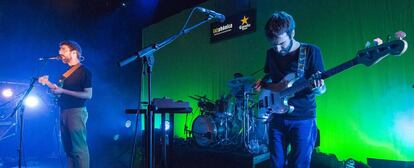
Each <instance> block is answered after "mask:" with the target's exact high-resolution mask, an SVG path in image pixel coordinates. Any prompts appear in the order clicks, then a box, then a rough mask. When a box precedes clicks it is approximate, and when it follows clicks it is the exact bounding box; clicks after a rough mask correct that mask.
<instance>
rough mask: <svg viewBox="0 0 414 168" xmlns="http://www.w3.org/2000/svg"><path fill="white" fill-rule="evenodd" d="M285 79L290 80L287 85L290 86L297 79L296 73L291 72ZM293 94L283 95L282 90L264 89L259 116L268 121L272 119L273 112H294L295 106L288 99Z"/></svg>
mask: <svg viewBox="0 0 414 168" xmlns="http://www.w3.org/2000/svg"><path fill="white" fill-rule="evenodd" d="M283 80H286V81H289V83H288V86H287V87H288V88H290V87H292V86H293V85H294V83H295V82H296V81H297V78H296V75H295V74H294V73H289V74H287V75H286V76H285V77H284V78H283ZM292 96H293V95H288V96H282V95H281V93H280V92H275V91H271V90H269V89H263V90H262V92H261V93H260V97H259V103H258V109H259V110H258V118H259V119H260V120H262V121H263V122H268V121H270V120H271V117H272V115H271V114H273V113H275V114H284V113H289V112H292V111H293V110H294V107H293V106H290V105H289V104H288V99H289V98H291V97H292Z"/></svg>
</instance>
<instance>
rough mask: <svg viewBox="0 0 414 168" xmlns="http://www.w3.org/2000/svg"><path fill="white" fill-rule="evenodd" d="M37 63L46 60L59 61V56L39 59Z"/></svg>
mask: <svg viewBox="0 0 414 168" xmlns="http://www.w3.org/2000/svg"><path fill="white" fill-rule="evenodd" d="M38 60H39V61H47V60H60V56H53V57H40V58H39V59H38Z"/></svg>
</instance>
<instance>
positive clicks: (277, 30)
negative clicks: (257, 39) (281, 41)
mask: <svg viewBox="0 0 414 168" xmlns="http://www.w3.org/2000/svg"><path fill="white" fill-rule="evenodd" d="M294 29H295V20H293V17H292V16H291V15H289V14H288V13H286V12H284V11H279V12H275V13H273V15H272V16H271V17H270V18H269V20H267V23H266V26H265V33H266V37H267V38H268V39H272V38H273V37H274V36H277V35H281V34H283V33H285V32H286V33H287V34H288V36H289V37H292V32H293V30H294Z"/></svg>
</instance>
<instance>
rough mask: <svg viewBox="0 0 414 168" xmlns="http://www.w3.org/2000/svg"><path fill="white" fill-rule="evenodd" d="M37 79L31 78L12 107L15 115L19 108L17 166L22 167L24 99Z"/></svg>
mask: <svg viewBox="0 0 414 168" xmlns="http://www.w3.org/2000/svg"><path fill="white" fill-rule="evenodd" d="M36 81H37V78H32V81H31V82H30V85H29V88H28V89H27V90H26V92H25V93H24V95H23V96H22V98H21V99H20V100H19V102H18V103H17V105H16V107H15V108H14V109H13V113H12V115H15V114H16V113H17V111H19V110H20V132H19V147H18V148H17V152H18V155H19V163H18V167H19V168H21V167H22V160H23V159H22V152H23V151H22V146H23V126H24V109H25V106H24V100H26V97H27V96H28V95H29V94H30V92H31V91H32V89H33V86H34V83H35V82H36Z"/></svg>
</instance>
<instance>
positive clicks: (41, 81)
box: [37, 75, 50, 85]
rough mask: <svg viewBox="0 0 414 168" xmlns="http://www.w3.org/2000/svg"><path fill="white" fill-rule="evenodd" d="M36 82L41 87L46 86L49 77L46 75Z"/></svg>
mask: <svg viewBox="0 0 414 168" xmlns="http://www.w3.org/2000/svg"><path fill="white" fill-rule="evenodd" d="M37 82H39V83H40V84H42V85H46V84H47V83H50V82H49V76H48V75H44V76H41V77H39V79H37Z"/></svg>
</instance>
